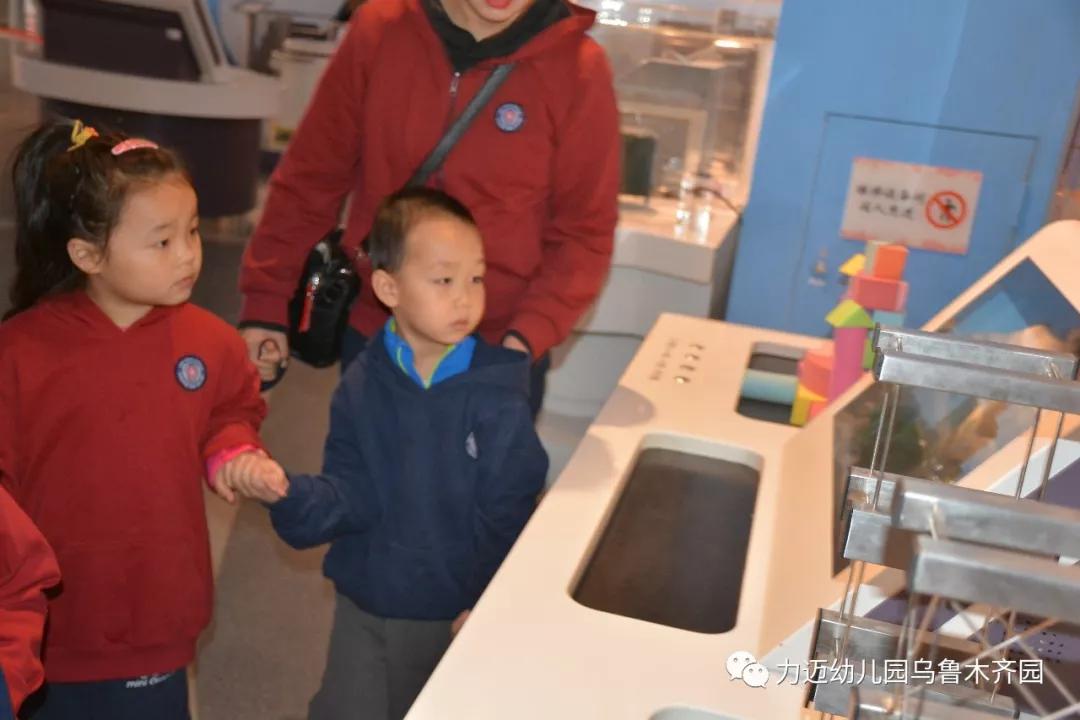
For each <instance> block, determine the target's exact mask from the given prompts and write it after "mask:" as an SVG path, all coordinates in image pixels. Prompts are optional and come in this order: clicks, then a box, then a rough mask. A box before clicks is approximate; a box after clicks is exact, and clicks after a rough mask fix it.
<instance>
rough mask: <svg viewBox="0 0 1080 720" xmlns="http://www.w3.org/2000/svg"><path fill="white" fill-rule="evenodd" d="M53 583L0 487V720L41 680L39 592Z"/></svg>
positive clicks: (43, 556) (47, 563)
mask: <svg viewBox="0 0 1080 720" xmlns="http://www.w3.org/2000/svg"><path fill="white" fill-rule="evenodd" d="M59 580H60V573H59V571H58V570H57V569H56V558H55V557H54V556H53V551H52V549H51V548H50V547H49V545H48V544H47V543H46V542H45V538H43V537H42V536H41V533H39V532H38V529H37V528H36V527H34V524H33V523H32V522H30V518H28V517H26V514H25V513H24V512H23V511H22V510H21V509H20V508H19V506H18V505H16V504H15V501H14V500H12V499H11V496H10V495H8V494H7V493H6V492H4V490H3V488H0V720H12V718H14V716H15V712H16V711H18V709H19V706H20V705H22V702H23V700H25V699H26V696H27V695H29V694H30V693H31V692H33V691H34V690H37V688H38V686H39V685H41V681H42V679H43V678H44V673H43V672H42V669H41V660H40V654H41V631H42V629H43V627H44V625H45V590H47V589H49V588H51V587H53V586H54V585H56V583H57V582H59Z"/></svg>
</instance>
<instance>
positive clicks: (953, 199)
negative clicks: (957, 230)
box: [926, 190, 967, 230]
mask: <svg viewBox="0 0 1080 720" xmlns="http://www.w3.org/2000/svg"><path fill="white" fill-rule="evenodd" d="M966 216H967V201H965V200H964V196H963V195H960V194H959V193H954V192H953V191H952V190H946V191H944V192H939V193H934V194H933V196H931V198H930V199H929V200H928V201H927V203H926V219H927V220H928V221H929V222H930V224H931V225H933V226H934V227H936V228H941V229H942V230H950V229H952V228H954V227H956V226H957V225H959V224H960V223H962V222H963V221H964V217H966Z"/></svg>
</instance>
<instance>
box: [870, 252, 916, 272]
mask: <svg viewBox="0 0 1080 720" xmlns="http://www.w3.org/2000/svg"><path fill="white" fill-rule="evenodd" d="M907 256H908V249H907V248H906V247H905V246H903V245H886V246H885V247H882V248H878V251H877V254H875V255H874V267H872V268H871V269H870V274H871V275H873V276H874V277H876V278H882V279H883V280H899V279H900V278H902V277H904V266H905V265H907Z"/></svg>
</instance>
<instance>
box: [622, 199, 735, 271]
mask: <svg viewBox="0 0 1080 720" xmlns="http://www.w3.org/2000/svg"><path fill="white" fill-rule="evenodd" d="M677 208H678V202H677V201H676V200H671V199H667V198H652V199H650V200H649V202H648V203H647V204H646V203H644V201H642V200H640V199H638V198H633V199H631V198H628V197H625V196H623V197H621V198H620V202H619V225H618V228H617V229H616V230H615V251H614V254H613V257H612V264H613V265H614V266H616V267H634V268H639V269H641V270H648V271H652V272H657V273H660V274H663V275H670V276H672V277H677V278H682V279H686V280H692V281H694V282H699V283H703V284H709V283H711V282H712V281H713V264H714V263H715V262H717V250H718V249H720V247H721V246H722V245H723V243H724V239H725V238H727V236H728V235H729V234H730V232H731V230H732V228H734V227H735V223H736V222H738V219H739V218H738V215H736V214H735V213H734V212H733V211H732V210H730V209H729V208H727V207H726V206H724V205H723V203H721V202H720V201H719V200H716V201H714V202H713V204H712V206H711V210H710V211H709V212H708V213H707V216H705V215H702V214H698V215H696V216H695V217H694V218H691V219H690V220H689V221H688V222H685V223H680V222H678V221H677V219H676V210H677Z"/></svg>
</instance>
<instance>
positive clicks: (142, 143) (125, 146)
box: [112, 138, 158, 155]
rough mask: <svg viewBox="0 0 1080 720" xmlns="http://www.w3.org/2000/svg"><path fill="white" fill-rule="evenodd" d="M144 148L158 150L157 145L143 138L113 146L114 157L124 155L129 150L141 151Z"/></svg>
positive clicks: (128, 140) (124, 141) (132, 139)
mask: <svg viewBox="0 0 1080 720" xmlns="http://www.w3.org/2000/svg"><path fill="white" fill-rule="evenodd" d="M142 148H148V149H150V150H157V149H158V146H157V143H155V142H151V141H150V140H144V139H143V138H129V139H127V140H121V141H120V142H118V143H116V144H115V145H113V148H112V154H113V155H123V154H124V153H126V152H127V151H129V150H139V149H142Z"/></svg>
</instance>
